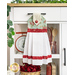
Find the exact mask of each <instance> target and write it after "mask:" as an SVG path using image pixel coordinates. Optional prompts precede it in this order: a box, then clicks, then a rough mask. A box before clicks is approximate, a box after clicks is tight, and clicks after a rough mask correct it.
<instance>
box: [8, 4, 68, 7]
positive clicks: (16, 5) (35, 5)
mask: <svg viewBox="0 0 75 75" xmlns="http://www.w3.org/2000/svg"><path fill="white" fill-rule="evenodd" d="M7 5H9V6H11V7H67V3H7Z"/></svg>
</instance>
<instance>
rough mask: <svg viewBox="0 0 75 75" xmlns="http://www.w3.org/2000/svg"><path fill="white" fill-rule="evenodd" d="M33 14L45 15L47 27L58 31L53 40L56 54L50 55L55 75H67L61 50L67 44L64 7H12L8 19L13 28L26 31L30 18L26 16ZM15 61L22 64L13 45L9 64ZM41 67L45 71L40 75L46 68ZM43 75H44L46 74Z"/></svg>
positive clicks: (20, 57) (20, 56)
mask: <svg viewBox="0 0 75 75" xmlns="http://www.w3.org/2000/svg"><path fill="white" fill-rule="evenodd" d="M34 12H39V13H46V15H44V17H45V18H46V20H47V25H48V26H49V27H54V28H57V29H58V35H57V37H56V38H55V40H56V41H57V54H52V57H53V62H55V63H56V65H57V73H56V75H67V74H66V65H64V62H65V60H64V56H65V55H64V53H65V52H64V50H63V49H64V48H66V43H67V42H66V38H67V36H66V35H67V33H66V30H67V8H66V7H12V8H11V13H10V19H11V20H12V21H13V23H14V26H13V27H15V25H18V26H19V25H20V26H23V27H24V28H25V29H26V27H27V20H28V19H29V18H30V16H31V15H27V14H28V13H34ZM25 26H26V27H25ZM16 28H17V27H16ZM24 28H23V29H24ZM21 30H22V29H21ZM22 31H23V30H22ZM25 31H26V30H25ZM15 59H17V61H16V62H18V63H22V54H16V53H15V45H14V46H13V47H12V48H11V50H10V64H12V63H14V62H15ZM19 59H21V60H19ZM19 61H20V62H19ZM42 67H44V68H45V69H42V73H44V72H43V71H44V70H46V66H45V65H44V66H42ZM11 75H15V74H14V73H12V72H11ZM16 75H18V74H16ZM43 75H46V72H45V73H44V74H43Z"/></svg>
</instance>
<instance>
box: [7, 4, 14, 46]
mask: <svg viewBox="0 0 75 75" xmlns="http://www.w3.org/2000/svg"><path fill="white" fill-rule="evenodd" d="M10 11H11V7H10V6H8V5H7V17H8V16H9V12H10ZM12 25H13V22H12V21H11V20H7V29H8V30H9V32H8V33H7V36H8V38H9V39H8V40H7V44H8V47H12V45H13V44H14V39H13V38H12V36H13V35H15V32H14V28H12Z"/></svg>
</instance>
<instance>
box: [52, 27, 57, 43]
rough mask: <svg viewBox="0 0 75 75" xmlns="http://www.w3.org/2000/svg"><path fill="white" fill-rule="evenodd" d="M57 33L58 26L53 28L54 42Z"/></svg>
mask: <svg viewBox="0 0 75 75" xmlns="http://www.w3.org/2000/svg"><path fill="white" fill-rule="evenodd" d="M57 33H58V30H57V29H56V28H54V29H53V30H52V35H53V40H52V42H54V39H55V37H56V35H57Z"/></svg>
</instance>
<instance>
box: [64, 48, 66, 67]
mask: <svg viewBox="0 0 75 75" xmlns="http://www.w3.org/2000/svg"><path fill="white" fill-rule="evenodd" d="M64 66H66V48H64Z"/></svg>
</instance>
